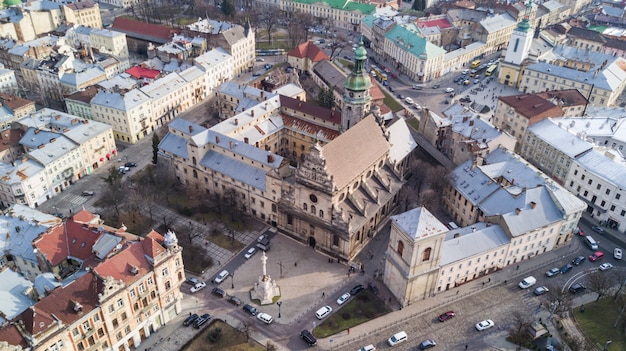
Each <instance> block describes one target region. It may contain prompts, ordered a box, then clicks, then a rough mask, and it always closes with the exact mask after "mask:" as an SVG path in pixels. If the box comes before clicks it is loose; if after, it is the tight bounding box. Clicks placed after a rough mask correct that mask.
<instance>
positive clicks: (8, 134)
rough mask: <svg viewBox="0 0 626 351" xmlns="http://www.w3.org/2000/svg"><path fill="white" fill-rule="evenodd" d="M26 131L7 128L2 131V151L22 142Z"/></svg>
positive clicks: (0, 148)
mask: <svg viewBox="0 0 626 351" xmlns="http://www.w3.org/2000/svg"><path fill="white" fill-rule="evenodd" d="M24 133H26V132H25V131H23V130H21V129H5V130H3V131H2V132H0V141H2V144H0V151H4V150H6V149H9V148H11V147H14V146H18V145H19V144H20V140H22V137H23V136H24Z"/></svg>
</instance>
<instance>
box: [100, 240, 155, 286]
mask: <svg viewBox="0 0 626 351" xmlns="http://www.w3.org/2000/svg"><path fill="white" fill-rule="evenodd" d="M145 241H151V242H152V243H153V244H149V246H150V247H152V246H154V244H156V242H155V241H154V240H152V239H145V240H143V241H142V242H132V243H129V245H128V246H127V247H126V248H124V249H123V250H122V251H120V252H119V253H117V254H116V255H114V256H112V257H110V258H108V259H107V260H106V261H104V262H102V263H100V264H99V265H98V266H97V267H96V268H94V271H95V272H96V273H97V274H99V275H100V276H101V277H113V279H115V280H121V281H123V282H124V283H125V284H127V285H128V284H131V283H133V282H134V281H136V280H137V279H139V278H140V277H143V276H145V275H146V274H147V273H148V272H150V271H151V270H152V265H151V264H150V263H149V262H148V260H146V258H145V256H144V253H145V254H148V255H150V254H151V253H150V252H146V251H145V247H144V242H145ZM156 245H158V244H156ZM159 247H160V252H161V253H162V252H164V251H165V248H163V247H162V246H160V245H159ZM152 257H154V256H152ZM135 269H136V273H133V271H134V270H135Z"/></svg>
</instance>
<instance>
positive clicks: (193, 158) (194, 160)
mask: <svg viewBox="0 0 626 351" xmlns="http://www.w3.org/2000/svg"><path fill="white" fill-rule="evenodd" d="M191 162H192V163H193V165H194V166H195V165H196V158H195V157H192V158H191Z"/></svg>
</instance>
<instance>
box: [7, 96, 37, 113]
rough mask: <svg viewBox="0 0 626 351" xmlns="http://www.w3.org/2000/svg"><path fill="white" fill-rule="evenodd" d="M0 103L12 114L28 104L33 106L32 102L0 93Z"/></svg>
mask: <svg viewBox="0 0 626 351" xmlns="http://www.w3.org/2000/svg"><path fill="white" fill-rule="evenodd" d="M0 103H2V105H4V106H6V107H8V108H9V110H11V111H13V112H15V110H18V109H20V108H21V107H24V106H27V105H30V104H32V105H35V102H34V101H31V100H28V99H23V98H21V97H19V96H15V95H11V94H4V93H0Z"/></svg>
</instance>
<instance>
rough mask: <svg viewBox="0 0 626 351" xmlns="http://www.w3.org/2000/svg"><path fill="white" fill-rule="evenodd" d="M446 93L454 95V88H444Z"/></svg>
mask: <svg viewBox="0 0 626 351" xmlns="http://www.w3.org/2000/svg"><path fill="white" fill-rule="evenodd" d="M446 93H454V88H446Z"/></svg>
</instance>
